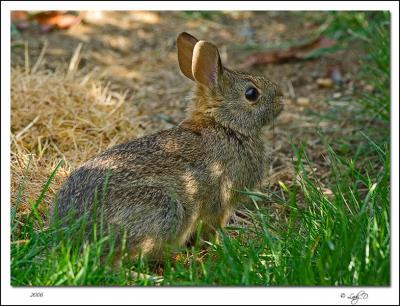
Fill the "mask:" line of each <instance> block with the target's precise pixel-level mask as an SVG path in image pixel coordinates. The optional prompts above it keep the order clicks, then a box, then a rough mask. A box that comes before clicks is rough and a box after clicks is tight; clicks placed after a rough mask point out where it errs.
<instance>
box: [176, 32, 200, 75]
mask: <svg viewBox="0 0 400 306" xmlns="http://www.w3.org/2000/svg"><path fill="white" fill-rule="evenodd" d="M197 42H198V40H197V39H196V38H195V37H193V36H192V35H190V34H188V33H186V32H183V33H181V34H179V36H178V38H177V39H176V45H177V47H178V62H179V68H180V69H181V71H182V73H183V74H184V75H185V76H187V77H188V78H189V79H191V80H193V81H194V77H193V75H192V58H193V48H194V46H195V45H196V43H197Z"/></svg>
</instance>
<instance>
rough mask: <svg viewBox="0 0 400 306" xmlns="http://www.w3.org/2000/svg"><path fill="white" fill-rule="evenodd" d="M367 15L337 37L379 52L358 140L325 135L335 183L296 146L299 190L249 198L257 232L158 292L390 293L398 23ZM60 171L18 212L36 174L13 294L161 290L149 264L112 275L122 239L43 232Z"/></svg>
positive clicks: (359, 116)
mask: <svg viewBox="0 0 400 306" xmlns="http://www.w3.org/2000/svg"><path fill="white" fill-rule="evenodd" d="M360 14H361V15H360ZM360 14H358V13H357V14H356V15H354V14H353V16H355V17H353V19H352V18H351V15H352V14H351V13H348V14H345V13H343V14H339V15H338V16H336V17H337V18H335V19H334V20H335V22H333V23H332V24H331V27H330V28H329V30H330V31H331V33H334V34H335V35H336V37H346V34H348V29H347V30H346V27H347V25H348V26H351V27H350V28H351V29H352V30H351V33H350V34H351V35H350V39H355V40H358V41H360V42H369V41H374V42H375V45H374V47H373V48H370V49H369V52H368V57H367V58H365V59H364V63H366V65H364V66H365V70H364V71H363V72H362V75H361V76H360V77H362V78H364V79H365V80H366V81H367V82H368V84H371V85H372V86H373V88H374V91H373V93H367V94H362V95H360V97H359V98H357V99H356V100H355V101H351V102H352V103H353V104H354V105H355V107H354V108H352V109H351V110H347V111H351V112H352V113H351V114H350V116H351V117H352V118H354V122H353V124H354V126H356V127H359V129H358V130H357V132H355V133H353V134H352V135H343V138H341V139H336V138H332V137H331V136H330V135H326V134H324V133H323V132H321V133H320V138H321V140H322V141H323V142H324V144H325V148H326V154H325V155H324V160H325V162H326V163H327V164H328V165H329V167H330V170H331V171H330V173H329V176H328V177H325V178H321V177H319V175H318V174H317V173H315V172H313V170H312V169H313V167H312V161H311V160H310V159H309V154H308V153H307V147H306V145H303V144H301V145H292V151H293V167H294V177H293V184H292V185H290V186H289V185H285V184H284V183H281V184H280V188H281V190H280V191H281V192H279V193H277V192H272V191H271V192H263V193H255V192H250V191H243V192H244V193H246V194H247V195H248V197H249V198H250V199H251V200H252V201H251V202H252V204H251V205H247V206H246V207H245V208H244V209H243V214H245V215H246V219H247V220H249V222H250V223H251V225H249V226H245V227H240V226H231V227H227V228H225V229H224V230H223V231H222V232H220V233H219V234H220V240H221V241H220V243H214V242H207V250H204V248H203V247H202V246H201V245H199V244H195V245H194V246H192V247H191V248H188V249H185V250H182V252H181V253H180V254H179V256H178V257H177V258H175V259H173V260H172V259H169V257H167V258H166V259H165V262H164V264H163V267H162V279H159V280H157V284H158V285H164V286H167V285H183V286H184V285H260V286H266V285H270V286H282V285H290V286H295V285H297V286H318V285H321V286H341V285H346V286H347V285H351V286H355V285H362V286H389V285H390V183H389V182H390V154H389V153H390V142H389V129H388V124H389V114H390V111H389V109H390V99H389V90H388V88H389V87H388V84H389V82H390V75H389V68H388V67H389V48H388V46H389V36H388V24H387V20H388V14H387V13H384V12H383V13H379V14H377V13H374V16H373V17H374V18H372V19H371V17H370V16H369V15H368V14H364V15H363V14H362V13H360ZM341 20H342V22H341ZM371 20H373V21H371ZM343 39H344V38H343ZM347 39H349V38H347ZM367 63H368V65H367ZM371 72H372V73H371ZM344 136H346V137H344ZM59 166H60V164H58V165H57V167H56V168H55V169H54V172H53V174H52V175H51V176H50V177H49V179H48V181H47V182H46V184H45V185H44V187H43V189H42V191H41V193H40V196H39V197H38V198H37V199H36V200H35V201H31V203H32V205H31V206H32V210H31V211H32V212H31V214H30V215H29V216H28V217H23V218H21V217H18V216H17V214H16V213H15V211H16V207H17V206H18V202H19V199H20V198H21V196H22V195H23V192H24V184H25V178H26V174H27V173H29V163H28V164H27V167H26V171H25V175H24V176H23V178H22V180H21V182H20V185H19V188H18V195H17V197H16V202H15V203H14V206H13V209H12V211H11V221H12V223H11V224H12V236H11V275H12V277H11V283H12V285H13V286H26V285H29V286H56V285H78V286H82V285H95V286H106V285H110V286H111V285H120V286H125V285H134V284H137V285H154V284H155V282H154V281H152V280H149V279H144V280H143V279H141V280H137V279H134V278H133V277H132V275H131V273H130V271H132V270H134V271H136V272H138V273H145V274H154V267H153V266H152V265H151V264H149V263H147V262H146V260H138V261H137V262H134V263H130V262H129V261H127V260H125V261H123V263H122V265H121V267H120V268H119V269H117V270H112V269H111V268H110V266H111V260H112V254H113V252H114V250H115V239H114V238H113V237H112V236H107V235H104V234H101V233H98V232H97V229H96V227H93V231H92V234H93V235H94V236H95V239H93V242H91V243H87V242H85V241H84V234H83V233H84V230H83V229H84V228H85V225H86V220H85V219H84V218H81V219H79V220H73V221H71V222H70V224H71V225H70V226H69V227H68V228H62V227H61V226H60V225H59V224H60V223H61V222H55V223H53V224H51V225H48V224H43V223H42V221H41V220H42V216H41V215H40V213H39V212H38V211H37V210H36V209H35V207H38V206H39V205H40V202H41V201H43V196H44V195H45V193H46V192H47V190H48V188H49V186H50V185H51V182H52V179H53V178H54V174H55V173H56V171H57V169H58V168H59ZM264 202H273V203H276V204H278V205H279V206H280V207H281V208H282V209H283V210H284V211H285V212H286V216H287V222H285V223H284V222H281V220H276V219H275V218H274V217H272V216H271V214H270V213H269V208H268V206H266V205H262V203H264ZM45 213H47V214H48V212H45ZM45 219H48V218H47V217H46V218H45ZM199 231H200V229H199Z"/></svg>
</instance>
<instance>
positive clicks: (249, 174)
mask: <svg viewBox="0 0 400 306" xmlns="http://www.w3.org/2000/svg"><path fill="white" fill-rule="evenodd" d="M186 38H187V39H186ZM185 39H186V40H185ZM182 40H183V41H184V44H185V45H184V48H182V49H180V50H181V54H183V55H182V58H180V66H181V69H182V71H184V73H185V75H186V76H188V74H189V76H188V77H190V78H191V75H190V65H194V64H193V63H189V62H187V59H188V58H189V59H190V58H191V56H192V55H191V53H190V52H192V50H193V49H191V48H190V46H192V47H193V48H195V45H196V40H195V39H194V38H193V37H192V36H188V34H181V35H180V36H179V38H178V50H179V48H180V44H182V42H181V43H180V41H182ZM213 47H214V46H213V45H211V44H209V45H207V48H213ZM214 48H215V47H214ZM206 51H207V52H208V54H211V56H214V55H212V54H215V56H217V58H215V59H214V60H207V61H204V60H202V58H201V56H203V55H202V54H201V52H202V50H200V51H195V55H196V56H200V59H197V60H196V61H193V62H196V63H206V64H204V65H221V63H220V59H219V55H218V52H217V50H216V48H215V50H214V51H212V50H211V52H210V50H206ZM188 52H189V53H188ZM178 54H179V53H178ZM182 65H184V68H182ZM192 71H196V75H194V77H193V79H194V80H197V79H201V80H202V82H201V83H200V82H199V81H197V82H196V88H195V91H194V94H193V98H192V103H191V105H190V107H189V114H188V117H187V119H185V120H184V121H183V122H182V123H181V124H180V125H179V126H176V127H174V128H172V129H169V130H164V131H160V132H158V133H155V134H152V135H149V136H146V137H142V138H139V139H136V140H132V141H130V142H127V143H123V144H120V145H117V146H115V147H113V148H111V149H109V150H107V151H105V152H103V153H101V154H99V155H97V156H94V157H93V158H92V159H90V160H89V161H87V162H86V163H84V164H83V165H81V166H80V167H79V168H78V169H77V170H75V171H74V172H73V173H72V174H71V175H70V177H69V178H68V180H67V181H66V182H65V183H64V184H63V186H62V188H61V189H60V191H59V194H58V215H59V217H62V216H65V215H66V214H68V212H69V211H71V210H74V211H76V213H77V214H78V215H82V214H84V213H87V212H90V211H92V209H93V202H94V201H93V199H94V194H95V190H97V195H98V199H101V200H99V202H101V209H102V210H103V212H104V221H105V222H106V224H110V225H114V226H116V227H117V228H121V229H124V230H126V233H127V242H128V247H129V253H130V255H131V257H136V256H137V255H138V254H139V252H141V253H145V254H148V255H151V256H159V254H160V250H162V248H163V247H164V246H166V245H169V246H171V245H172V246H174V245H175V246H178V245H184V244H185V243H186V242H187V240H188V239H189V237H190V236H191V235H192V233H193V231H194V230H195V228H196V226H197V224H198V223H199V222H200V221H202V222H204V224H205V225H206V227H207V228H208V229H209V231H211V232H212V231H215V229H217V228H220V227H223V226H224V225H225V224H226V222H227V221H228V220H229V217H230V214H231V211H232V209H233V207H234V206H235V204H237V202H238V201H239V200H240V196H241V195H240V193H239V192H237V190H243V189H244V188H250V189H251V188H254V187H255V186H256V185H257V184H258V183H260V181H261V179H262V177H263V170H264V168H265V156H264V145H263V142H262V140H261V129H262V127H263V126H265V125H266V124H268V123H269V122H270V121H271V119H272V118H273V117H274V116H276V115H277V114H278V113H279V112H280V110H281V109H282V106H281V104H280V101H279V99H280V98H279V96H280V95H281V93H280V90H279V88H278V87H277V86H276V85H275V84H273V83H272V82H270V81H268V80H266V79H264V78H263V77H258V76H253V75H250V74H246V73H239V72H234V71H231V70H229V69H227V68H225V67H222V65H221V66H218V67H201V69H194V68H193V69H192ZM200 74H201V76H200ZM210 74H211V76H210ZM208 77H210V78H208ZM191 79H192V78H191ZM205 83H206V84H205ZM248 86H255V87H257V88H258V90H259V92H260V98H259V99H258V101H257V102H249V101H247V100H246V98H245V96H244V92H245V90H246V88H247V87H248ZM107 172H108V173H109V178H108V184H107V186H106V189H105V193H104V194H103V192H102V188H103V184H104V180H105V176H106V174H107ZM103 199H104V201H103Z"/></svg>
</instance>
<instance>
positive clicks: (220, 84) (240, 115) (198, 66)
mask: <svg viewBox="0 0 400 306" xmlns="http://www.w3.org/2000/svg"><path fill="white" fill-rule="evenodd" d="M177 47H178V61H179V67H180V69H181V71H182V73H183V74H184V75H185V76H186V77H188V78H189V79H191V80H193V81H195V82H196V84H197V86H196V91H195V96H194V104H193V105H192V106H191V107H192V109H191V116H192V119H193V120H194V121H202V120H213V121H215V122H217V123H219V124H221V125H223V126H226V127H229V128H231V129H233V130H235V131H237V132H239V133H242V134H244V135H247V136H250V135H254V133H256V132H258V131H260V129H261V128H262V127H263V126H265V125H267V124H268V123H270V122H271V121H272V120H273V119H274V117H276V116H277V115H278V114H279V112H280V111H281V110H282V108H283V106H282V98H283V97H282V96H283V94H282V91H281V89H280V88H279V87H278V86H277V85H276V84H275V83H273V82H271V81H269V80H267V79H266V78H264V77H262V76H256V75H253V74H249V73H244V72H237V71H233V70H230V69H228V68H226V67H224V66H223V65H222V63H221V58H220V56H219V52H218V49H217V47H216V46H214V45H213V44H211V43H209V42H207V41H202V40H200V41H199V40H197V39H196V38H194V37H193V36H191V35H190V34H188V33H181V34H180V35H179V36H178V39H177Z"/></svg>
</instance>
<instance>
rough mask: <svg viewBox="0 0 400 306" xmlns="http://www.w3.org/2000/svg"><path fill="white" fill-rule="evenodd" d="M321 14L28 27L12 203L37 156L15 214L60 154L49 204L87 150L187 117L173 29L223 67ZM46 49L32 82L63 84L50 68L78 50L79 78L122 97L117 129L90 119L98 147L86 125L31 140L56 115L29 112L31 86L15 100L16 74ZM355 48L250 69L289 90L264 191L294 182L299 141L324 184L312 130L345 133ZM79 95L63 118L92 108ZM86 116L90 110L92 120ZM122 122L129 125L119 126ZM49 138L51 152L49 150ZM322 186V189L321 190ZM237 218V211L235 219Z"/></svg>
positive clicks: (307, 32) (313, 26)
mask: <svg viewBox="0 0 400 306" xmlns="http://www.w3.org/2000/svg"><path fill="white" fill-rule="evenodd" d="M324 14H325V13H321V12H319V13H318V12H317V13H295V12H293V13H290V12H226V13H216V14H212V13H208V14H205V15H204V14H196V13H185V12H103V13H91V14H89V15H86V17H85V18H84V20H83V21H82V22H81V23H79V24H77V25H75V26H73V27H71V28H69V29H67V30H55V31H52V32H49V33H41V32H40V30H39V29H38V27H35V26H34V25H33V26H30V27H29V28H28V29H26V30H24V31H21V32H20V33H19V34H18V35H16V36H13V39H12V52H11V53H12V61H11V64H12V67H13V71H12V86H14V91H13V90H12V124H11V132H12V136H13V137H14V139H13V140H12V191H11V192H12V202H13V203H14V201H15V199H16V194H17V189H18V184H19V183H20V181H21V179H22V177H23V174H24V169H25V168H26V163H27V158H26V156H27V154H29V153H32V154H33V155H34V158H33V167H32V169H31V171H30V172H29V174H28V176H27V177H28V180H27V182H26V187H25V190H26V192H25V193H24V196H23V200H22V202H21V203H22V205H21V207H20V208H19V211H20V213H26V210H29V204H27V201H28V199H34V200H35V199H36V198H37V196H38V195H39V194H40V190H41V188H42V186H43V185H44V183H45V182H46V179H47V178H48V176H49V175H50V173H51V171H52V169H53V168H54V165H55V164H56V163H57V162H58V160H59V159H60V158H62V157H63V158H65V160H66V164H65V165H64V166H63V167H62V169H61V171H60V172H59V173H58V174H57V175H56V178H55V180H54V182H53V183H52V185H51V188H50V190H49V193H48V195H47V196H46V198H45V201H44V203H45V204H46V205H48V204H49V203H50V202H51V200H52V198H53V196H54V193H55V192H56V191H57V189H58V187H59V186H60V184H61V182H62V180H63V179H64V178H65V177H66V176H67V175H68V173H69V171H70V170H71V169H73V168H75V167H76V166H78V165H79V163H81V162H82V161H83V160H85V159H87V158H88V157H90V155H92V154H95V153H97V152H99V151H101V150H103V149H105V148H107V147H109V146H111V145H114V144H115V143H118V142H122V141H124V140H128V139H130V138H133V137H140V136H143V135H147V134H150V133H153V132H155V131H158V130H162V129H166V128H170V127H172V126H173V125H175V124H177V123H179V122H180V121H181V120H182V119H183V118H184V117H185V109H186V107H187V101H188V96H189V95H190V91H191V88H192V83H191V82H190V81H189V80H188V79H186V78H185V77H183V76H182V75H181V73H180V72H179V67H178V64H177V56H176V46H175V39H176V37H177V35H178V34H179V33H180V32H182V31H186V32H189V33H191V34H192V35H194V36H196V37H197V38H199V39H204V40H208V41H211V42H213V43H214V44H215V45H217V46H218V47H219V49H220V53H221V57H222V61H223V63H224V65H225V66H227V67H229V68H237V67H239V66H240V65H241V64H243V63H244V62H245V61H246V59H247V58H248V56H249V54H251V53H252V52H254V48H255V46H256V48H257V50H258V51H260V50H263V49H264V48H268V47H269V46H277V47H279V46H283V45H284V44H285V43H287V42H288V41H293V40H301V39H307V38H308V37H310V36H311V35H312V34H313V33H315V31H316V30H317V29H318V28H319V27H320V26H321V25H322V24H323V21H324V20H326V17H327V15H326V14H325V15H324ZM26 42H27V45H25V43H26ZM44 45H46V46H47V47H46V50H45V54H44V55H43V61H42V63H41V66H40V69H38V70H40V71H46V74H42V75H39V76H38V78H39V77H41V78H42V79H43V82H49V84H51V85H49V86H50V87H51V88H53V89H54V88H55V87H57V86H59V85H60V86H61V85H62V84H60V82H63V79H62V78H56V74H55V75H54V77H52V74H51V73H52V72H57V71H59V70H63V69H64V71H67V69H68V65H70V63H71V58H72V57H73V55H74V52H76V50H77V48H78V46H81V47H79V48H81V50H80V52H79V57H80V60H79V64H77V65H78V67H77V70H79V71H80V74H81V75H91V77H93V78H95V79H96V80H100V81H101V82H103V84H108V87H107V90H110V91H112V92H115V93H119V94H120V96H119V97H120V98H119V99H120V100H123V102H124V103H125V104H126V105H127V106H126V107H125V108H121V109H120V111H121V112H120V115H121V117H118V118H117V119H116V120H117V121H115V122H116V125H117V126H114V125H113V124H110V123H107V119H104V120H103V121H101V120H100V119H99V120H100V121H99V122H95V123H93V122H91V124H93V125H95V126H97V127H98V126H106V128H107V129H108V130H107V133H108V134H107V137H103V136H101V137H100V136H98V138H97V139H99V140H98V143H96V130H94V131H93V130H90V129H88V130H87V132H88V133H89V132H90V133H92V134H93V137H92V138H91V139H88V140H87V141H82V139H81V140H80V139H79V137H81V136H82V135H83V134H84V132H85V129H84V128H83V131H81V133H80V134H78V133H76V134H74V132H71V133H72V134H68V135H63V136H62V137H64V139H67V140H66V142H67V143H68V145H67V146H61V145H60V143H59V142H57V139H58V138H57V137H61V136H60V135H59V134H55V132H54V133H51V132H49V134H48V135H43V137H42V138H41V139H39V140H38V139H37V138H38V137H37V136H35V137H33V136H32V135H33V134H34V133H39V131H40V129H39V127H40V124H44V123H43V122H42V121H43V120H50V119H49V118H50V117H51V116H56V113H54V112H49V113H48V114H47V113H46V111H47V110H46V106H44V105H41V104H38V105H35V104H33V105H31V107H30V108H26V107H27V105H30V103H33V102H32V101H38V97H36V98H35V99H36V100H32V99H30V96H29V90H28V92H26V94H25V95H24V96H22V97H21V96H20V97H19V98H18V99H17V98H16V97H17V96H18V94H21V91H19V92H18V93H17V92H16V90H15V88H16V86H17V85H18V84H22V79H21V78H22V77H23V75H24V73H23V72H21V71H22V70H23V67H25V66H26V59H27V57H28V58H29V60H30V63H31V65H33V64H34V63H35V62H36V61H37V59H38V58H39V57H40V53H41V51H42V50H43V46H44ZM26 46H28V48H27V49H26ZM356 47H357V46H353V47H351V48H350V47H348V48H346V49H343V50H340V51H337V52H335V53H331V54H328V55H324V56H321V57H318V58H316V59H313V60H304V61H292V62H288V63H282V64H270V65H259V66H257V67H255V68H252V69H251V71H252V72H255V73H261V74H263V75H264V76H266V77H268V78H270V79H271V80H273V81H275V82H277V83H279V84H281V86H282V88H283V89H284V91H285V94H286V96H287V103H286V105H285V109H284V111H283V112H282V113H281V115H280V116H279V117H278V118H277V119H276V121H275V123H274V126H273V127H272V126H269V127H267V128H266V129H265V133H264V138H265V142H266V144H267V145H268V147H269V151H270V161H271V162H270V165H269V168H268V169H267V175H266V177H265V182H264V186H265V188H264V191H267V190H269V191H278V190H279V187H278V186H279V181H281V182H283V183H284V184H287V185H292V184H294V183H295V182H294V179H295V178H294V175H293V173H294V171H293V151H292V149H291V147H290V142H293V143H294V144H300V143H304V144H305V146H306V151H307V152H308V154H309V158H310V160H311V163H312V169H313V171H314V173H315V174H316V175H317V176H318V177H320V178H321V179H322V181H323V179H324V177H326V176H328V175H329V172H330V169H329V165H328V164H327V162H326V160H325V159H324V155H325V154H326V152H325V150H326V149H325V146H324V145H323V143H322V141H321V137H320V136H319V135H318V133H317V130H318V129H321V130H322V131H323V132H324V133H325V134H326V135H328V141H329V139H333V138H336V139H337V138H338V137H342V136H343V135H346V133H351V132H352V126H351V118H348V117H346V116H345V115H343V114H345V112H343V111H342V110H343V107H349V103H348V101H349V99H351V97H352V96H353V95H354V93H355V92H357V88H359V87H360V86H364V85H363V84H361V83H360V82H359V81H357V79H356V74H357V72H358V70H359V69H360V67H359V65H358V59H359V58H360V54H359V53H358V51H357V48H356ZM27 55H28V56H27ZM76 63H77V62H76ZM335 65H339V66H340V71H341V74H342V77H343V80H344V85H343V86H335V85H334V86H328V87H324V86H321V85H319V84H318V83H317V80H318V79H320V78H326V77H327V76H328V74H329V71H330V69H331V68H332V67H333V66H335ZM18 67H20V68H18ZM18 71H19V72H18ZM32 74H33V73H32ZM35 84H36V83H35ZM35 86H41V85H40V84H36V85H35ZM80 90H82V89H80ZM84 90H85V89H84ZM74 91H75V89H74ZM78 91H79V90H78ZM82 94H83V93H82ZM99 94H101V91H100V93H99ZM66 95H68V96H69V98H70V96H71V94H70V92H68V91H67V93H66ZM76 95H77V97H76V98H74V99H75V100H76V101H77V102H76V103H77V104H76V105H75V106H74V108H75V107H78V108H79V107H80V108H81V112H80V113H79V114H77V113H76V112H74V110H73V109H71V110H70V111H71V112H74V114H75V115H73V116H72V117H71V118H70V119H69V120H72V121H74V120H75V121H76V122H78V121H79V120H81V119H82V118H85V115H86V114H87V113H89V112H91V111H92V109H91V107H92V105H91V104H88V105H85V101H87V100H85V99H81V100H80V99H79V97H80V96H79V93H77V94H76ZM121 97H122V98H121ZM25 100H26V101H25ZM39 100H40V97H39ZM52 103H53V104H50V105H49V106H47V107H50V108H53V107H54V108H60V109H63V108H65V107H72V106H71V105H70V104H68V105H66V104H64V102H63V101H58V102H57V101H52ZM350 107H351V105H350ZM108 112H109V110H107V111H104V112H103V113H96V114H97V115H98V116H103V117H104V118H106V117H107V113H108ZM45 113H46V114H47V115H45V116H41V117H40V119H38V120H37V121H35V118H36V117H37V116H38V115H40V114H45ZM313 113H317V114H319V115H320V116H315V114H313ZM22 114H23V115H22ZM93 116H95V115H92V117H91V118H93ZM43 117H45V118H43ZM82 120H83V119H82ZM121 120H125V121H126V122H125V121H124V122H125V123H124V124H121ZM33 121H35V122H34V123H33V124H32V125H31V126H30V127H29V129H27V130H26V131H25V132H24V135H23V136H24V137H20V138H19V139H17V140H16V139H15V136H16V135H17V134H18V133H19V132H21V131H22V130H23V129H24V128H26V127H27V126H29V124H30V123H32V122H33ZM106 128H104V129H103V130H102V131H101V132H99V134H102V133H103V132H104V130H105V129H106ZM53 131H55V130H53ZM30 135H31V136H32V137H30ZM89 141H92V142H93V143H92V145H91V146H88V144H87V143H88V142H89ZM43 143H46V144H48V149H47V150H45V151H44V153H43V148H41V146H43ZM51 144H54V147H55V148H58V149H52V148H53V147H52V146H51ZM39 152H42V153H41V154H39ZM325 187H326V186H323V188H325ZM326 192H327V193H329V189H328V187H326ZM266 204H268V205H269V207H271V208H272V209H273V212H272V213H273V214H276V217H277V218H279V217H283V218H284V217H285V216H284V211H282V210H281V208H280V207H279V206H278V205H274V203H266ZM274 207H275V208H274ZM239 219H240V217H239V215H238V216H237V219H236V220H237V221H238V220H239ZM238 222H239V221H238Z"/></svg>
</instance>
